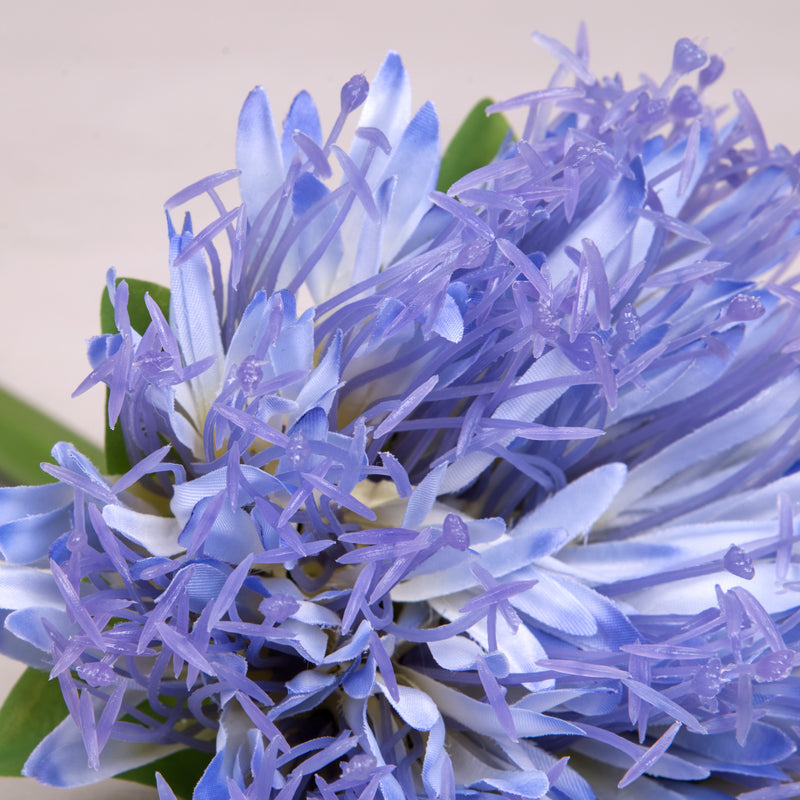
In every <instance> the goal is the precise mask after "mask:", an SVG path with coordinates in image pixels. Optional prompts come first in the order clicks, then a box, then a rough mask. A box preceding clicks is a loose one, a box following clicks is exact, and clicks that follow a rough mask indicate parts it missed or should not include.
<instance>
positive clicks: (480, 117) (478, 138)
mask: <svg viewBox="0 0 800 800" xmlns="http://www.w3.org/2000/svg"><path fill="white" fill-rule="evenodd" d="M492 102H493V101H492V100H489V99H488V98H484V99H483V100H481V101H480V102H479V103H478V104H477V105H476V106H475V107H474V108H473V109H472V111H470V112H469V114H468V115H467V118H466V119H465V120H464V121H463V122H462V123H461V127H460V128H459V129H458V130H457V131H456V134H455V136H454V137H453V139H452V140H451V142H450V144H449V145H448V147H447V150H446V151H445V153H444V156H443V157H442V166H441V167H440V169H439V180H438V182H437V184H436V188H437V189H438V190H439V191H440V192H446V191H447V190H448V189H449V188H450V187H451V186H452V185H453V184H454V183H455V182H456V181H457V180H458V179H459V178H463V177H464V175H466V174H467V173H468V172H472V171H473V170H475V169H478V167H485V166H486V165H487V164H489V163H490V162H491V161H492V159H493V158H494V157H495V156H496V155H497V151H498V150H499V149H500V145H501V144H502V143H503V139H505V137H506V134H507V133H508V130H509V124H508V122H507V121H506V118H505V117H504V116H503V115H502V114H492V115H491V116H488V117H487V116H486V108H487V107H488V106H490V105H491V104H492Z"/></svg>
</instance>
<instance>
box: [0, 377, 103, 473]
mask: <svg viewBox="0 0 800 800" xmlns="http://www.w3.org/2000/svg"><path fill="white" fill-rule="evenodd" d="M60 441H66V442H71V443H72V444H74V445H75V447H77V448H78V450H80V451H81V452H82V453H83V454H84V455H85V456H87V457H88V458H90V459H92V461H97V462H98V463H102V460H103V454H102V452H101V451H100V449H99V448H98V447H96V446H95V445H93V444H92V443H91V442H89V441H88V440H87V439H85V438H84V437H83V436H80V435H79V434H77V433H75V431H73V430H70V429H69V428H68V427H66V426H65V425H62V424H61V423H60V422H56V420H54V419H52V418H51V417H49V416H48V415H47V414H45V413H44V412H43V411H40V410H39V409H37V408H34V406H32V405H30V403H27V402H25V401H24V400H22V399H21V398H20V397H17V396H16V395H14V394H11V393H10V392H8V391H6V390H4V389H2V388H0V484H2V483H7V484H9V485H14V484H23V485H32V484H37V483H46V482H48V481H49V480H50V478H49V477H48V476H47V475H46V474H45V473H44V472H42V471H41V469H40V468H39V464H40V463H41V462H42V461H50V451H51V450H52V448H53V445H54V444H55V443H56V442H60Z"/></svg>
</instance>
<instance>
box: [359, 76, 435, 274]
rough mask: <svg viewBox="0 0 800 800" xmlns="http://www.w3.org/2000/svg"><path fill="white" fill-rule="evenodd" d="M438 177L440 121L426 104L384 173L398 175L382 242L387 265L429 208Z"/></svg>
mask: <svg viewBox="0 0 800 800" xmlns="http://www.w3.org/2000/svg"><path fill="white" fill-rule="evenodd" d="M373 86H374V84H373ZM438 174H439V119H438V117H437V115H436V110H435V109H434V107H433V105H432V104H431V103H425V105H424V106H422V108H420V110H419V111H418V112H417V113H416V115H415V116H414V118H413V119H412V120H411V122H410V123H409V124H408V127H407V128H406V129H405V131H403V136H402V138H401V139H400V142H399V143H398V144H397V147H395V149H394V151H393V152H392V157H391V159H390V160H389V163H388V164H387V166H386V171H385V173H384V175H385V176H391V175H396V176H397V186H396V188H395V190H394V193H393V195H392V203H391V206H390V210H389V216H388V219H387V220H386V228H385V231H384V239H383V242H384V245H383V246H384V254H385V255H384V257H385V259H386V261H387V263H390V262H391V261H392V258H393V257H394V255H395V254H396V253H397V252H398V251H399V250H400V248H401V247H402V246H403V244H404V243H405V241H406V240H407V239H408V238H409V236H410V235H411V233H412V232H413V231H414V229H415V228H416V227H417V225H418V224H419V222H420V220H421V219H422V217H423V216H424V215H425V213H426V212H427V210H428V209H429V208H430V201H429V200H428V195H429V194H430V192H431V191H432V190H433V189H434V188H435V186H436V179H437V177H438Z"/></svg>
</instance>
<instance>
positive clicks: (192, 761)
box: [117, 750, 211, 800]
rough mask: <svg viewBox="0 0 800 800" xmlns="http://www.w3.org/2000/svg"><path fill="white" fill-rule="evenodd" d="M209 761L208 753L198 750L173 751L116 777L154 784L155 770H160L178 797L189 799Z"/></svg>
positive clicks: (148, 784) (147, 784)
mask: <svg viewBox="0 0 800 800" xmlns="http://www.w3.org/2000/svg"><path fill="white" fill-rule="evenodd" d="M210 761H211V755H210V754H209V753H201V752H199V751H198V750H181V751H180V752H179V753H173V754H172V755H171V756H167V757H166V758H162V759H160V760H159V761H154V762H153V763H152V764H146V765H145V766H143V767H137V768H136V769H132V770H130V771H129V772H123V773H122V774H121V775H117V777H118V778H121V779H122V780H124V781H133V782H135V783H143V784H145V785H146V786H155V785H156V772H160V773H161V775H162V776H163V778H164V780H165V781H166V782H167V783H168V784H169V785H170V787H171V788H172V791H173V792H175V794H176V795H177V796H178V797H183V798H185V800H190V798H191V796H192V792H193V791H194V787H195V784H196V783H197V781H199V780H200V776H201V775H202V774H203V773H204V772H205V769H206V767H207V766H208V764H209V762H210Z"/></svg>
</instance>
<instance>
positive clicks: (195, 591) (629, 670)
mask: <svg viewBox="0 0 800 800" xmlns="http://www.w3.org/2000/svg"><path fill="white" fill-rule="evenodd" d="M535 38H536V40H537V41H538V42H539V43H540V44H542V45H543V46H545V47H546V48H547V49H548V50H550V51H551V52H552V53H553V54H554V55H555V56H556V58H557V59H558V61H559V67H558V69H557V71H556V74H555V76H554V78H553V80H552V81H551V82H550V84H549V85H548V86H547V87H546V88H544V89H539V90H535V91H532V92H529V93H527V94H525V95H521V96H519V97H516V98H512V99H510V100H507V101H504V102H501V103H497V104H494V105H493V106H492V107H490V109H489V111H490V112H492V113H500V112H505V111H507V110H512V109H523V111H524V112H525V113H526V115H527V116H526V121H525V124H524V127H523V130H522V132H521V134H520V136H519V138H514V137H513V136H512V135H510V134H509V135H508V136H507V137H506V139H505V141H504V142H503V144H502V146H501V148H500V150H499V152H498V153H497V155H496V157H495V158H494V159H493V160H492V162H491V163H489V164H487V165H486V166H483V167H480V168H478V169H476V170H473V171H471V172H468V173H467V174H464V175H463V176H462V177H460V178H459V179H458V180H457V181H456V182H455V183H454V184H453V185H452V186H450V187H449V188H447V191H446V192H442V191H432V189H433V187H434V185H435V182H436V175H437V171H438V166H439V157H438V125H437V122H436V115H435V112H434V110H433V107H432V106H431V105H430V104H426V105H424V106H422V108H421V109H420V110H419V111H418V112H417V113H416V115H415V116H414V117H413V118H411V117H410V96H409V89H408V79H407V76H406V73H405V71H404V69H403V67H402V63H401V61H400V59H399V57H398V56H396V55H395V54H390V55H389V56H388V57H387V59H386V61H385V62H384V64H383V66H382V67H381V69H380V70H379V72H378V75H377V77H376V79H375V80H374V81H373V82H372V84H371V86H368V85H367V82H366V80H365V79H364V78H363V77H362V76H356V77H355V78H352V79H351V80H350V81H348V83H347V84H345V87H344V88H343V90H342V95H341V113H340V115H339V117H338V118H337V120H336V122H335V123H334V126H333V129H332V132H331V133H330V135H329V136H328V137H327V139H325V140H323V137H322V134H321V126H320V123H319V120H318V116H317V114H316V110H315V108H314V105H313V102H312V101H311V99H310V97H309V96H308V95H307V94H305V93H301V94H300V95H298V97H297V98H296V99H295V101H294V103H293V104H292V107H291V109H290V111H289V115H288V117H287V120H286V122H285V124H284V128H283V135H282V136H281V137H280V138H279V137H278V135H277V133H276V131H275V127H274V124H273V121H272V116H271V111H270V108H269V104H268V102H267V100H266V95H265V94H264V93H263V90H261V89H256V90H254V91H253V92H252V93H251V94H250V95H249V97H248V98H247V100H246V101H245V105H244V108H243V110H242V114H241V116H240V120H239V130H238V137H237V164H238V173H235V172H227V173H221V174H219V175H215V176H211V177H210V178H207V179H204V180H202V181H199V182H198V183H196V184H194V185H193V186H191V187H189V188H187V189H186V190H184V191H183V192H180V193H179V194H178V195H175V196H174V197H173V198H171V199H170V200H169V201H168V202H167V204H166V205H167V211H168V226H169V240H170V295H169V304H168V313H165V309H164V308H162V307H161V306H160V305H159V303H158V302H156V299H154V297H153V296H152V295H150V294H143V295H142V296H139V295H136V292H135V291H134V289H133V288H132V287H133V284H132V283H129V282H128V281H117V280H116V276H115V275H114V274H113V272H112V273H109V276H108V282H107V290H108V297H109V300H110V303H111V307H112V308H113V319H114V325H115V328H116V332H115V333H107V334H104V335H102V336H100V337H97V338H96V339H94V340H92V342H91V343H90V348H89V355H90V361H91V364H92V372H91V374H90V375H89V377H88V378H87V379H86V381H85V382H84V383H83V384H82V385H81V387H79V390H81V391H82V390H84V389H86V388H89V387H90V386H92V385H94V384H97V383H100V382H102V383H105V384H106V385H107V386H108V389H109V402H108V416H109V422H110V425H111V426H112V427H113V426H117V425H118V426H119V427H120V428H121V430H122V434H123V437H124V447H125V454H126V457H127V459H128V461H129V464H130V468H129V469H127V470H125V471H124V472H123V474H121V475H118V476H104V475H102V474H101V473H100V472H99V471H98V470H97V469H96V468H95V467H94V466H93V465H92V464H91V463H89V462H88V460H87V459H85V458H84V457H83V456H81V455H80V454H79V453H78V452H76V451H75V449H74V448H72V447H71V446H69V445H65V444H59V445H57V446H56V448H55V449H54V451H53V456H54V460H55V461H56V462H57V464H56V465H51V464H48V465H44V469H45V471H46V472H48V473H49V474H50V475H52V476H53V477H55V478H56V480H57V482H56V483H54V484H50V485H47V486H44V487H35V488H30V487H27V488H26V487H23V488H15V489H8V490H0V491H2V492H3V494H2V495H0V520H2V521H3V523H4V524H3V526H2V527H1V528H0V550H2V554H3V556H4V558H5V562H4V563H3V564H2V565H1V568H2V572H0V575H1V576H2V581H0V586H2V587H3V588H2V593H0V606H2V608H4V609H6V611H5V612H4V613H5V615H6V616H5V629H6V637H5V638H4V639H3V640H1V641H0V644H2V647H3V649H4V652H9V653H13V654H15V655H17V656H18V657H20V658H24V659H27V660H29V662H30V663H33V664H35V665H37V666H39V667H43V668H46V669H49V670H50V674H51V675H52V676H53V677H56V678H57V679H58V681H59V683H60V685H61V689H62V692H63V695H64V699H65V701H66V704H67V707H68V709H69V712H70V716H69V717H68V718H67V719H66V720H65V721H64V722H63V723H62V724H61V725H59V726H58V727H57V728H56V729H55V730H54V731H53V732H52V733H51V734H49V735H48V736H47V737H46V738H45V739H44V740H43V741H42V743H41V744H40V745H39V746H38V747H37V749H36V750H35V751H34V752H33V753H32V754H31V756H30V758H29V760H28V762H27V764H26V767H25V772H26V774H28V775H32V776H34V777H37V778H39V779H40V780H42V781H44V782H48V783H53V784H55V785H81V784H83V783H87V782H90V781H93V780H97V779H99V778H101V777H105V776H107V775H113V774H117V773H119V772H120V771H123V770H125V769H129V768H131V767H133V766H137V765H140V764H146V763H149V762H151V761H154V760H156V759H159V758H162V757H164V756H166V755H169V754H170V753H173V752H175V751H177V750H180V749H182V748H193V749H196V750H199V751H203V752H206V753H208V755H209V757H210V763H208V766H207V768H206V769H205V771H204V772H203V774H202V777H201V778H200V780H199V782H198V783H197V787H196V789H195V791H194V797H196V798H206V797H221V796H229V797H232V798H245V797H246V798H274V799H275V800H289V798H296V797H309V798H315V800H334V799H335V798H340V799H341V800H344V798H364V800H368V799H369V798H377V797H382V798H385V799H386V800H394V799H395V798H398V800H399V799H400V798H418V797H428V798H451V799H453V800H455V798H459V800H460V799H462V798H463V800H466V799H467V798H487V797H511V798H539V797H544V796H548V797H551V798H572V799H573V800H583V799H584V798H592V797H609V796H615V792H616V789H615V786H618V787H619V788H624V787H627V786H629V785H631V786H632V789H631V791H633V792H635V795H633V796H637V797H638V796H645V795H646V796H648V797H664V798H667V797H708V798H730V797H733V796H734V795H736V794H738V793H739V792H740V791H742V790H748V789H752V790H754V791H753V792H752V793H751V795H750V796H751V797H752V800H756V798H758V800H777V798H780V797H789V796H790V795H791V794H792V793H795V792H796V791H797V787H798V784H797V783H792V781H793V778H794V777H795V776H796V775H797V772H798V760H797V756H796V747H797V730H798V714H797V711H796V706H797V701H796V697H795V695H796V694H797V692H796V686H797V682H796V678H795V676H794V667H795V664H796V663H800V651H799V650H798V644H797V643H798V638H799V637H800V631H798V623H799V622H800V614H798V607H799V606H800V603H798V601H797V590H798V587H800V575H798V574H797V565H796V561H795V559H794V557H793V546H794V543H795V540H796V538H797V535H796V530H795V524H794V520H793V514H794V506H795V503H797V502H798V499H800V485H798V474H799V473H798V472H797V465H798V464H799V463H800V461H798V457H799V456H800V422H798V420H800V416H798V406H800V392H798V388H800V374H798V369H797V359H796V356H795V354H796V352H797V351H798V349H800V347H799V346H798V342H800V316H799V315H798V311H797V308H798V298H799V297H800V295H798V293H797V291H796V289H795V288H794V283H795V279H794V278H793V277H792V276H791V274H790V273H789V271H788V269H789V265H790V262H791V259H792V257H793V256H794V253H795V251H796V248H797V243H798V241H800V240H799V239H798V227H799V226H798V209H799V208H800V204H799V203H798V195H797V189H796V187H797V162H796V159H795V158H794V157H793V156H792V155H791V154H790V153H789V152H788V151H786V150H785V149H784V148H780V147H778V148H775V149H770V148H768V146H767V144H766V140H765V138H764V134H763V132H762V130H761V128H760V126H759V123H758V120H757V118H756V116H755V114H754V112H753V110H752V109H751V107H750V105H749V103H748V101H747V100H746V98H745V97H744V95H743V94H741V93H736V94H735V96H734V99H735V103H736V106H737V110H738V113H737V115H736V116H735V117H734V118H733V119H732V120H730V121H727V122H724V121H721V118H720V116H719V115H718V114H717V113H716V112H714V111H713V110H712V109H711V108H709V107H707V106H706V105H705V104H704V100H703V95H704V92H705V89H706V88H707V86H708V85H710V84H711V83H713V82H714V81H715V80H716V79H717V78H718V77H719V75H720V73H721V71H722V62H721V60H720V59H719V58H718V57H716V56H713V57H711V58H710V59H709V58H708V57H707V55H706V53H705V52H703V51H702V50H701V49H700V48H699V47H697V46H696V45H695V44H693V43H692V42H691V41H689V40H688V39H681V40H680V41H679V42H678V43H677V45H676V47H675V51H674V56H673V62H672V69H671V71H670V73H669V75H668V76H667V78H666V79H665V80H664V82H662V83H660V84H658V83H654V82H651V81H644V82H643V83H642V84H641V85H639V86H637V87H635V88H634V89H632V90H626V89H625V88H624V87H623V85H622V83H621V81H620V79H619V78H615V79H604V80H597V79H596V78H595V77H594V75H593V74H592V73H591V71H590V70H589V66H588V55H587V46H586V40H585V34H584V32H583V31H581V34H580V35H579V39H578V44H577V47H576V52H574V53H573V52H572V51H570V50H568V49H567V48H566V47H564V46H563V45H561V44H560V43H558V42H555V41H554V40H552V39H550V38H548V37H545V36H543V35H540V34H537V35H536V36H535ZM570 76H572V77H570ZM573 78H574V80H573ZM569 81H572V82H573V83H574V85H565V84H566V83H568V82H569ZM362 104H363V110H362V111H361V118H360V122H359V127H358V128H357V130H356V134H355V142H354V144H353V146H352V147H351V149H350V151H349V153H346V152H345V151H344V150H343V149H341V148H340V147H339V146H338V145H337V144H336V141H337V140H338V136H339V134H340V132H341V130H342V127H343V125H344V123H345V121H346V119H347V117H348V116H349V115H350V114H351V113H352V112H353V111H355V110H356V109H357V108H359V107H361V106H362ZM332 156H333V159H335V164H332V159H331V157H332ZM333 166H338V173H337V175H336V176H334V170H333ZM237 174H238V178H239V186H240V190H241V196H242V200H243V202H242V204H241V205H240V206H238V207H236V208H233V209H231V210H228V209H227V207H226V206H225V205H224V204H223V201H222V199H221V197H220V195H219V194H218V192H217V187H218V186H220V185H222V184H224V183H226V182H228V181H230V180H232V179H233V178H234V177H235V176H236V175H237ZM325 181H329V184H326V183H325ZM202 194H206V195H207V196H208V197H209V198H210V200H211V202H212V204H213V206H214V207H215V210H216V214H217V216H216V218H215V219H214V221H212V222H211V223H210V224H209V225H208V226H207V227H205V228H204V229H203V230H201V231H200V232H198V233H197V234H196V235H195V234H194V232H193V230H192V225H191V220H190V218H189V217H188V216H187V218H186V222H185V223H184V226H183V229H182V230H181V232H180V233H178V232H177V231H176V230H175V229H174V227H173V225H172V222H171V218H170V212H171V211H173V210H174V209H175V208H178V207H180V206H182V205H183V204H184V203H186V202H188V201H190V200H192V201H193V200H195V198H197V197H199V196H200V195H202ZM223 246H224V247H225V248H226V252H227V256H226V258H229V260H230V267H229V269H228V271H227V273H226V274H224V273H223V270H222V267H221V264H222V261H223V256H221V255H220V250H222V249H223ZM134 288H135V287H134ZM134 295H136V296H135V297H134ZM134 299H135V300H136V302H141V303H143V304H144V308H145V309H146V313H145V315H144V318H143V319H144V321H143V322H142V320H141V318H139V317H137V319H138V322H137V321H136V320H134V311H133V309H134ZM48 566H49V570H48V569H47V567H48ZM84 751H85V754H86V755H87V756H88V759H87V758H78V757H76V753H78V752H84ZM87 761H88V763H87ZM706 779H708V783H706V784H701V783H699V782H701V781H705V780H706ZM159 793H160V796H161V798H162V799H163V798H169V797H173V796H174V795H173V794H172V789H171V788H170V787H169V785H168V783H167V781H165V780H164V778H162V777H161V776H160V775H159ZM739 796H745V797H747V796H748V795H747V794H745V795H739Z"/></svg>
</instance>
